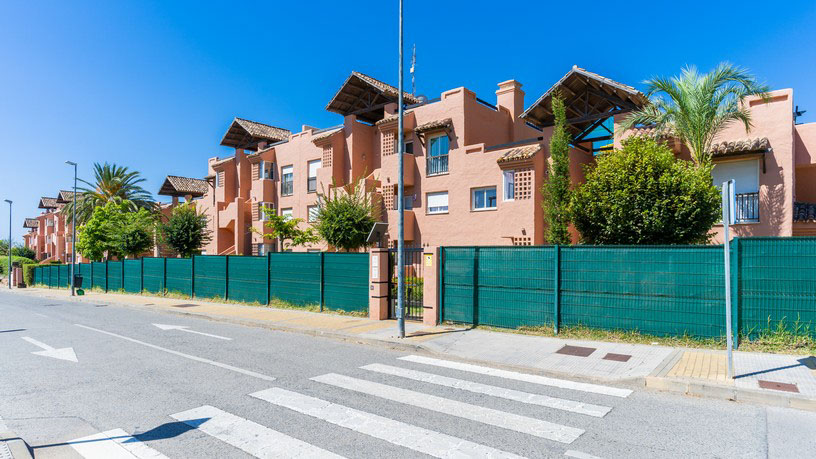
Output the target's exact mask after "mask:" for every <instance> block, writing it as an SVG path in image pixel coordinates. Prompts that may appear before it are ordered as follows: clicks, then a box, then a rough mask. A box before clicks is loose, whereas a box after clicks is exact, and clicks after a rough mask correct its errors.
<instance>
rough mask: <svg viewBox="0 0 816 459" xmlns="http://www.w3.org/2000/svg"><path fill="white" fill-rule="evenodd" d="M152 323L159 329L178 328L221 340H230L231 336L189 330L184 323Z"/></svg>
mask: <svg viewBox="0 0 816 459" xmlns="http://www.w3.org/2000/svg"><path fill="white" fill-rule="evenodd" d="M153 325H155V326H156V327H158V328H159V329H160V330H179V331H183V332H187V333H195V334H196V335H204V336H209V337H210V338H217V339H223V340H226V341H232V338H227V337H225V336H218V335H211V334H209V333H204V332H200V331H195V330H190V327H188V326H186V325H165V324H153Z"/></svg>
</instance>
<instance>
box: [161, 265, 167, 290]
mask: <svg viewBox="0 0 816 459" xmlns="http://www.w3.org/2000/svg"><path fill="white" fill-rule="evenodd" d="M162 260H164V269H162V295H166V294H167V257H163V258H162Z"/></svg>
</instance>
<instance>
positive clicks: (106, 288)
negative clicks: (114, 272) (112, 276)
mask: <svg viewBox="0 0 816 459" xmlns="http://www.w3.org/2000/svg"><path fill="white" fill-rule="evenodd" d="M109 261H110V260H108V259H105V293H108V274H109V273H110V271H109V270H108V262H109Z"/></svg>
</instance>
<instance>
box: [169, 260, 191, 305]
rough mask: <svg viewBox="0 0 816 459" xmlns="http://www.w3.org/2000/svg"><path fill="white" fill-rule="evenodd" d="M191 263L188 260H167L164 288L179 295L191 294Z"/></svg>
mask: <svg viewBox="0 0 816 459" xmlns="http://www.w3.org/2000/svg"><path fill="white" fill-rule="evenodd" d="M192 270H193V263H192V260H191V259H190V258H168V259H167V272H166V273H165V284H166V285H165V288H166V289H167V291H168V292H173V293H178V294H181V295H188V296H190V295H192V294H193V272H192Z"/></svg>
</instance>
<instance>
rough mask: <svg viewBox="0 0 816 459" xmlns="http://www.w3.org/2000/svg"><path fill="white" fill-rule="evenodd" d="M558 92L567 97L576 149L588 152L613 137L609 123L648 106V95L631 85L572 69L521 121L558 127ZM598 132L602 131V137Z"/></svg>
mask: <svg viewBox="0 0 816 459" xmlns="http://www.w3.org/2000/svg"><path fill="white" fill-rule="evenodd" d="M556 93H560V94H561V97H563V98H564V106H565V108H566V112H567V124H569V130H570V134H571V135H572V144H573V146H575V147H576V148H578V149H581V150H583V151H586V152H592V151H594V149H593V148H592V144H593V143H594V142H598V141H608V140H612V139H613V138H614V133H613V132H612V130H611V129H609V128H608V127H607V126H606V125H605V124H604V122H605V121H606V120H608V119H609V118H611V117H613V116H615V115H619V114H622V113H627V112H631V111H634V110H638V109H640V108H641V107H643V106H645V105H646V104H648V103H649V100H648V99H647V98H646V96H644V95H643V94H642V93H641V92H640V91H638V90H637V89H635V88H633V87H631V86H627V85H625V84H621V83H618V82H616V81H613V80H610V79H609V78H605V77H602V76H601V75H598V74H596V73H592V72H589V71H587V70H584V69H582V68H580V67H577V66H573V67H572V70H570V71H569V72H568V73H567V74H566V75H564V77H563V78H561V79H560V80H558V82H557V83H555V84H554V85H553V86H552V87H551V88H550V89H548V90H547V92H545V93H544V95H543V96H541V97H540V98H539V99H538V100H537V101H535V103H534V104H533V105H531V106H530V107H529V108H528V109H527V110H525V111H524V113H522V114H521V118H522V119H524V120H526V121H528V122H529V123H531V124H533V125H535V126H538V127H539V128H544V127H549V126H552V125H553V124H555V115H554V114H553V112H552V96H553V95H554V94H556ZM598 130H600V131H601V134H600V135H598ZM590 135H592V137H589V136H590ZM587 144H589V145H587Z"/></svg>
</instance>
